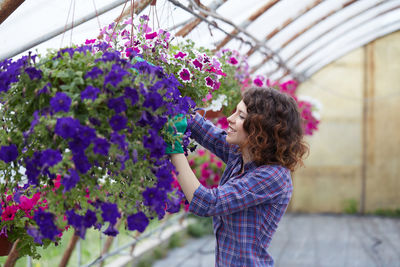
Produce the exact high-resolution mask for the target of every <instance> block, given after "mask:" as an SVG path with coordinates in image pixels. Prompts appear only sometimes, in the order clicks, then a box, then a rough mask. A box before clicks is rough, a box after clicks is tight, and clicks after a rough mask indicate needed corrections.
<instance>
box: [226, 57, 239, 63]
mask: <svg viewBox="0 0 400 267" xmlns="http://www.w3.org/2000/svg"><path fill="white" fill-rule="evenodd" d="M228 62H229V63H230V64H232V65H236V64H238V61H237V59H236V58H235V57H231V58H229V60H228Z"/></svg>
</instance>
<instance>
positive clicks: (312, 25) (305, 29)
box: [250, 0, 357, 73]
mask: <svg viewBox="0 0 400 267" xmlns="http://www.w3.org/2000/svg"><path fill="white" fill-rule="evenodd" d="M356 1H357V0H350V1H347V2H346V3H344V4H343V5H342V6H340V7H339V8H337V9H334V10H331V11H330V12H329V13H328V14H327V15H325V16H323V17H322V18H320V19H318V20H316V21H314V22H313V23H311V24H310V25H308V26H307V27H305V28H303V30H301V31H300V32H298V33H296V34H295V35H294V36H292V37H291V38H290V39H289V40H287V41H286V42H285V43H283V44H282V45H281V47H280V48H279V50H282V49H284V48H285V47H286V46H287V45H288V44H289V43H291V42H292V41H294V40H295V39H297V38H298V37H299V36H301V35H302V34H303V33H305V32H306V31H308V30H309V29H311V28H312V27H314V26H315V25H317V24H318V23H320V22H321V21H324V20H325V19H327V18H328V17H329V16H331V15H332V14H335V13H336V12H338V11H340V10H341V9H343V8H345V7H347V6H349V5H351V4H353V3H355V2H356ZM270 59H271V57H270V56H268V57H266V58H264V59H263V60H262V61H261V62H260V63H259V64H257V66H255V67H253V68H252V69H251V71H250V73H254V72H256V71H257V70H258V69H259V68H261V67H262V66H263V65H264V64H265V63H266V62H267V61H268V60H270ZM278 68H279V67H278Z"/></svg>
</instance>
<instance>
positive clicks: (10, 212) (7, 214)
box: [1, 206, 18, 221]
mask: <svg viewBox="0 0 400 267" xmlns="http://www.w3.org/2000/svg"><path fill="white" fill-rule="evenodd" d="M17 211H18V208H17V206H8V207H6V208H5V209H4V210H3V213H2V214H1V219H2V220H3V221H12V220H14V217H15V213H17Z"/></svg>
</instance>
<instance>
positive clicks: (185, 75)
mask: <svg viewBox="0 0 400 267" xmlns="http://www.w3.org/2000/svg"><path fill="white" fill-rule="evenodd" d="M178 74H179V78H181V80H182V81H183V82H184V83H188V82H191V81H192V79H191V75H190V72H189V70H188V69H186V68H182V69H181V70H180V71H179V73H178Z"/></svg>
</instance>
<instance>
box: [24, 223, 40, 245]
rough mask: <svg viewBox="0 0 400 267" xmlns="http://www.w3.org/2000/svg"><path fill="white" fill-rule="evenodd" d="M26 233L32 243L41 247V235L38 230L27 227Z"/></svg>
mask: <svg viewBox="0 0 400 267" xmlns="http://www.w3.org/2000/svg"><path fill="white" fill-rule="evenodd" d="M26 233H27V234H28V235H30V236H31V237H33V241H34V242H35V243H36V244H39V245H42V244H43V241H42V239H43V235H42V234H41V233H40V231H39V229H36V228H35V227H28V229H27V230H26Z"/></svg>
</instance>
